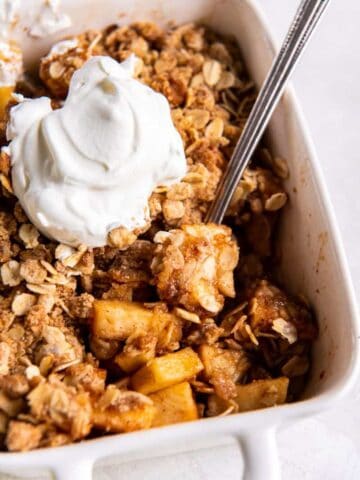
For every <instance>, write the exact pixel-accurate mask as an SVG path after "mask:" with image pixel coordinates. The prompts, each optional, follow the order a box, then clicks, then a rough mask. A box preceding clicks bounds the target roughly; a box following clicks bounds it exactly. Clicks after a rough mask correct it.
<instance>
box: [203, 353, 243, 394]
mask: <svg viewBox="0 0 360 480" xmlns="http://www.w3.org/2000/svg"><path fill="white" fill-rule="evenodd" d="M199 356H200V359H201V361H202V363H203V365H204V376H205V378H206V379H207V380H208V381H209V382H210V383H211V384H212V385H213V386H214V388H215V391H216V393H217V395H219V396H220V397H222V398H225V399H230V398H234V397H235V396H236V385H235V382H237V381H238V380H239V379H240V378H242V377H243V376H244V374H245V373H246V371H247V370H248V368H249V361H248V359H247V357H246V354H245V352H244V351H243V350H228V349H227V350H225V349H223V348H220V347H218V346H216V345H206V344H204V345H201V346H200V348H199Z"/></svg>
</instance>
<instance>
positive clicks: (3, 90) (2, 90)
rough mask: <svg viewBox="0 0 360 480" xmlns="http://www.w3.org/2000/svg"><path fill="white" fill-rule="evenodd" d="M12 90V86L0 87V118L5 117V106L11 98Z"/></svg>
mask: <svg viewBox="0 0 360 480" xmlns="http://www.w3.org/2000/svg"><path fill="white" fill-rule="evenodd" d="M13 92H14V87H13V86H3V87H0V120H2V119H4V118H5V112H6V107H7V105H8V103H9V102H10V99H11V94H12V93H13Z"/></svg>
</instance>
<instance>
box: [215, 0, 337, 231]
mask: <svg viewBox="0 0 360 480" xmlns="http://www.w3.org/2000/svg"><path fill="white" fill-rule="evenodd" d="M328 3H329V0H303V1H302V2H301V4H300V7H299V8H298V11H297V12H296V15H295V18H294V20H293V22H292V24H291V26H290V29H289V31H288V33H287V35H286V38H285V41H284V43H283V45H282V48H281V50H280V52H279V54H278V55H277V57H276V58H275V60H274V63H273V65H272V67H271V69H270V72H269V73H268V76H267V78H266V80H265V82H264V84H263V86H262V88H261V90H260V92H259V95H258V97H257V99H256V102H255V104H254V106H253V108H252V110H251V113H250V115H249V118H248V120H247V122H246V125H245V128H244V131H243V133H242V135H241V137H240V139H239V140H238V143H237V145H236V147H235V149H234V152H233V155H232V157H231V160H230V162H229V163H228V165H227V168H226V170H225V173H224V175H223V177H222V179H221V181H220V185H219V187H218V191H217V194H216V197H215V199H214V201H213V203H212V205H211V206H210V209H209V211H208V213H207V217H206V222H207V223H209V222H213V223H221V222H222V220H223V218H224V215H225V212H226V210H227V207H228V206H229V203H230V201H231V198H232V196H233V194H234V192H235V189H236V187H237V185H238V183H239V181H240V179H241V177H242V175H243V173H244V170H245V168H246V167H247V165H248V163H249V161H250V159H251V156H252V154H253V153H254V150H255V148H256V146H257V145H258V143H259V141H260V139H261V136H262V135H263V133H264V130H265V128H266V127H267V124H268V123H269V120H270V117H271V115H272V113H273V111H274V109H275V107H276V105H277V104H278V102H279V100H280V97H281V94H282V93H283V91H284V88H285V86H286V83H287V81H288V79H289V76H290V74H291V73H292V71H293V69H294V67H295V65H296V63H297V62H298V60H299V58H300V55H301V53H302V52H303V50H304V48H305V46H306V45H307V44H308V40H309V39H310V36H311V34H312V32H313V31H314V29H315V27H316V25H317V24H318V22H319V20H320V18H321V16H322V14H323V13H324V10H325V8H326V7H327V5H328Z"/></svg>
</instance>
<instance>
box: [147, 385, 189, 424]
mask: <svg viewBox="0 0 360 480" xmlns="http://www.w3.org/2000/svg"><path fill="white" fill-rule="evenodd" d="M149 397H150V398H151V400H152V401H153V402H154V406H155V416H154V420H153V424H152V426H153V427H160V426H162V425H169V424H170V423H179V422H187V421H190V420H196V419H197V418H198V410H197V408H196V402H195V400H194V397H193V393H192V390H191V386H190V384H189V383H188V382H183V383H179V384H178V385H173V386H172V387H168V388H164V389H163V390H159V391H158V392H155V393H152V394H151V395H149Z"/></svg>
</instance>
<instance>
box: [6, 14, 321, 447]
mask: <svg viewBox="0 0 360 480" xmlns="http://www.w3.org/2000/svg"><path fill="white" fill-rule="evenodd" d="M75 40H76V46H75V47H74V48H71V49H70V50H68V51H67V52H65V53H62V54H50V55H48V56H46V57H44V58H42V59H41V61H40V66H39V75H40V78H41V80H42V84H39V85H37V86H35V87H34V85H33V84H31V85H30V84H29V85H27V84H26V82H25V83H24V82H22V84H19V85H18V89H17V91H19V92H31V95H32V96H39V95H41V94H43V93H44V92H46V93H47V94H48V95H49V96H50V97H51V98H52V100H53V105H54V107H56V106H59V105H60V101H61V100H62V99H63V98H64V97H65V96H66V94H67V90H68V87H69V82H70V79H71V76H72V74H73V73H74V71H75V70H77V69H78V68H80V67H81V66H82V65H83V63H84V62H85V61H86V60H87V59H88V58H90V57H91V56H93V55H110V56H111V57H113V58H115V59H116V60H119V61H122V60H124V59H125V58H127V57H128V56H129V55H130V53H135V54H136V55H137V57H138V61H137V65H136V72H135V73H136V76H137V78H138V79H139V80H140V81H142V82H145V83H146V84H148V85H150V86H151V87H152V88H154V89H156V90H158V91H160V92H161V93H163V94H164V95H165V96H166V97H167V98H168V100H169V103H170V105H171V113H172V118H173V121H174V124H175V126H176V128H177V129H178V131H179V133H180V135H181V137H182V140H183V142H184V148H185V152H186V157H187V163H188V171H187V174H186V176H185V177H184V178H183V179H182V181H181V182H179V183H177V184H175V185H172V186H170V187H159V188H157V189H156V190H155V191H154V192H153V194H152V195H151V198H150V199H149V209H150V219H151V222H149V224H148V225H147V226H146V228H144V229H142V230H141V231H140V230H139V231H135V232H129V231H127V230H125V229H123V228H116V229H114V230H113V231H112V232H110V234H109V238H108V243H109V244H108V245H107V246H105V247H102V248H94V249H87V248H86V247H85V246H80V247H79V248H78V249H74V248H72V247H69V246H67V245H63V244H58V243H55V242H52V241H49V240H47V239H45V238H44V237H43V236H42V235H40V233H39V232H38V231H37V230H36V228H35V227H34V226H33V225H32V224H31V223H30V222H29V220H28V219H27V217H26V215H25V213H24V211H23V210H22V208H21V206H20V205H19V203H18V202H17V201H16V198H15V197H14V196H13V194H12V188H11V175H10V174H11V169H10V158H9V156H8V155H7V153H6V152H5V151H2V152H1V154H0V196H1V206H0V442H1V448H2V449H7V450H9V451H24V450H29V449H33V448H37V447H44V446H59V445H64V444H67V443H70V442H72V441H78V440H81V439H84V438H86V437H88V436H89V435H91V436H92V437H93V436H94V435H100V434H103V433H106V432H128V431H133V430H137V429H144V428H150V427H153V426H159V425H166V424H170V423H176V422H181V421H189V420H194V419H196V418H199V417H204V416H205V417H207V416H214V415H227V414H229V413H236V412H240V411H246V410H249V409H256V408H263V407H267V406H272V405H276V404H281V403H284V402H285V401H290V400H294V399H296V398H297V397H298V396H299V394H300V393H301V390H302V388H303V386H304V384H305V381H306V375H307V373H308V371H309V368H310V353H311V343H312V341H313V340H314V339H315V338H316V335H317V329H316V324H315V322H314V319H313V316H312V314H311V311H310V309H309V306H308V305H306V304H305V303H304V301H303V300H299V299H296V298H294V297H291V296H290V295H289V294H288V293H286V291H284V290H282V289H281V288H279V287H278V286H277V285H276V281H275V280H274V276H273V274H272V270H271V265H272V264H273V260H274V259H275V253H274V245H273V244H274V232H275V229H276V223H277V219H278V217H279V213H280V211H281V209H282V208H283V207H284V206H285V204H286V202H287V200H288V196H287V193H286V192H285V190H284V186H283V180H284V179H286V178H287V177H288V175H289V171H288V167H287V164H286V162H285V160H284V159H282V158H279V157H273V156H272V155H271V153H270V152H269V151H268V150H267V149H266V148H264V147H261V148H259V149H258V151H257V152H256V154H255V155H254V158H253V162H252V164H251V166H250V167H249V168H247V169H246V171H245V174H244V176H243V178H242V180H241V181H240V183H239V185H238V187H237V189H236V192H235V195H234V197H233V199H232V202H231V205H230V207H229V210H228V212H227V216H226V219H225V224H226V225H221V226H217V225H205V224H203V223H202V221H203V220H204V216H205V214H206V211H207V209H208V207H209V204H210V202H211V201H212V200H213V198H214V195H215V192H216V188H217V185H218V183H219V180H220V178H221V175H222V173H223V171H224V168H225V166H226V164H227V162H228V160H229V159H230V156H231V153H232V150H233V148H234V146H235V144H236V141H237V139H238V138H239V136H240V134H241V132H242V129H243V126H244V124H245V121H246V118H247V116H248V114H249V110H250V109H251V106H252V104H253V102H254V99H255V96H256V92H255V89H254V86H253V83H252V82H251V80H250V79H249V77H248V75H247V73H246V69H245V68H244V65H243V62H242V60H241V55H240V53H239V49H238V47H237V45H236V43H235V42H234V40H233V39H230V38H227V37H222V36H220V35H217V34H216V33H214V32H213V31H211V30H210V29H208V28H206V27H203V26H199V25H193V24H187V25H182V26H180V27H171V28H169V29H168V30H166V31H165V30H163V29H161V28H160V27H158V26H156V25H154V24H151V23H147V22H136V23H134V24H132V25H130V26H122V27H117V26H110V27H108V28H106V29H104V30H103V31H89V32H85V33H83V34H81V35H79V36H77V37H76V38H75ZM5 120H6V119H5V117H4V119H2V123H1V125H2V132H1V135H0V136H1V137H3V136H4V127H5V124H6V121H5Z"/></svg>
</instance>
